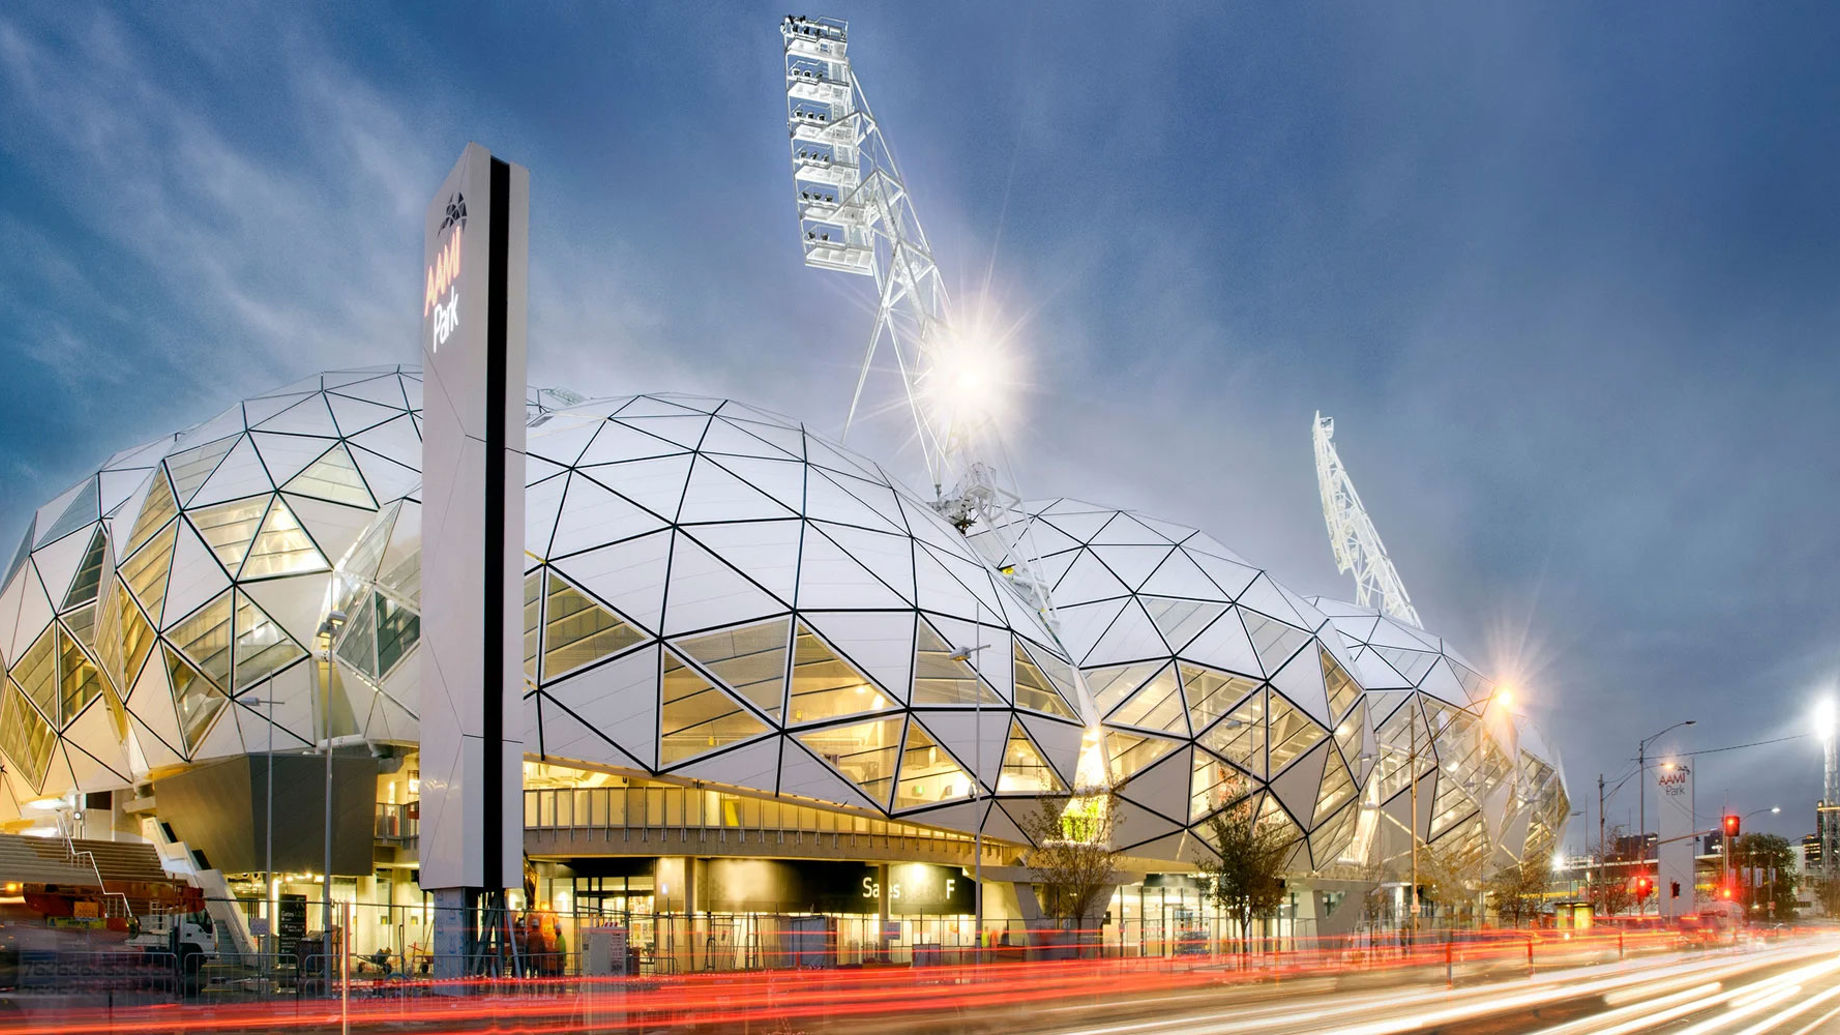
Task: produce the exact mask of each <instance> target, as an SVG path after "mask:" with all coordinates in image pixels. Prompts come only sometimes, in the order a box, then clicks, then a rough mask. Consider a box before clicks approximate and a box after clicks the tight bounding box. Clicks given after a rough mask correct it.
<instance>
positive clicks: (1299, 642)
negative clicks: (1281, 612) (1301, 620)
mask: <svg viewBox="0 0 1840 1035" xmlns="http://www.w3.org/2000/svg"><path fill="white" fill-rule="evenodd" d="M1239 616H1240V617H1241V618H1242V619H1244V620H1245V622H1246V635H1247V636H1249V637H1251V638H1252V649H1253V650H1254V651H1256V652H1257V653H1258V656H1259V664H1261V665H1264V666H1265V674H1266V675H1268V676H1269V675H1271V674H1272V673H1274V672H1276V671H1278V669H1279V668H1281V667H1283V665H1284V663H1285V662H1286V661H1288V660H1290V656H1291V655H1293V654H1295V653H1297V648H1299V647H1301V646H1303V644H1304V641H1306V640H1308V639H1309V638H1310V634H1309V633H1307V632H1304V631H1303V630H1302V629H1295V628H1292V627H1291V626H1288V625H1285V624H1284V623H1283V622H1279V621H1275V620H1273V619H1270V618H1267V617H1265V616H1264V615H1262V614H1259V613H1258V612H1256V611H1247V610H1244V609H1241V610H1240V613H1239Z"/></svg>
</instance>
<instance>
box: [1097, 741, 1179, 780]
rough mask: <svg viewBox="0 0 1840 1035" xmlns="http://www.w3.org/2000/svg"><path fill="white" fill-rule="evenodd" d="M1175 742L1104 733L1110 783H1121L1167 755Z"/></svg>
mask: <svg viewBox="0 0 1840 1035" xmlns="http://www.w3.org/2000/svg"><path fill="white" fill-rule="evenodd" d="M1175 746H1176V745H1175V742H1174V741H1171V740H1164V739H1163V738H1161V737H1147V736H1144V735H1142V734H1138V733H1124V732H1121V731H1118V730H1106V731H1105V755H1106V758H1108V759H1110V760H1111V768H1112V782H1113V783H1114V784H1118V783H1123V782H1124V781H1126V780H1129V779H1130V778H1131V777H1132V776H1135V775H1136V774H1138V773H1140V772H1142V771H1144V770H1145V769H1148V768H1149V767H1150V764H1151V763H1153V762H1155V761H1156V760H1157V759H1159V758H1162V757H1163V756H1164V755H1166V754H1168V753H1169V751H1170V749H1171V748H1173V747H1175Z"/></svg>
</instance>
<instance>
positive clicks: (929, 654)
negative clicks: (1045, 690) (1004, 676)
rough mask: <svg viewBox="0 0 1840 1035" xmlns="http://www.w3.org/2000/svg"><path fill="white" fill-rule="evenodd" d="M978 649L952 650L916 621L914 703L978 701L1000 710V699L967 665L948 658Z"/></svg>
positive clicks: (971, 645) (969, 703)
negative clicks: (961, 652) (956, 652)
mask: <svg viewBox="0 0 1840 1035" xmlns="http://www.w3.org/2000/svg"><path fill="white" fill-rule="evenodd" d="M979 635H980V636H981V635H982V627H981V626H980V627H979ZM978 646H981V645H980V644H965V645H964V647H963V648H954V647H952V646H951V645H950V644H948V643H946V641H945V639H944V638H943V637H941V636H940V635H939V634H938V633H937V632H935V631H934V630H933V627H932V626H931V625H928V624H927V623H926V622H925V621H922V622H920V624H919V628H918V635H917V636H916V637H915V638H914V704H915V705H916V706H918V705H928V704H943V705H976V704H979V703H980V700H981V703H982V704H984V705H985V706H987V707H992V708H1000V707H1002V706H1003V704H1004V702H1003V700H1002V699H1001V698H999V697H998V696H997V694H996V692H995V691H994V690H992V689H991V688H990V686H989V684H987V683H985V682H984V680H983V679H982V678H981V677H979V676H978V674H977V672H976V671H975V670H973V669H972V667H971V666H970V665H969V664H967V663H966V662H965V661H963V660H961V659H959V658H955V657H953V656H952V655H953V654H954V653H955V651H956V650H960V649H964V648H976V647H978Z"/></svg>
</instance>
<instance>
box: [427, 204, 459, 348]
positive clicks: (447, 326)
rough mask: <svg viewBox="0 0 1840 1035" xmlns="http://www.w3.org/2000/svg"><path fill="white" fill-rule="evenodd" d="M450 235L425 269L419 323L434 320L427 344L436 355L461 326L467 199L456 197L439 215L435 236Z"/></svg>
mask: <svg viewBox="0 0 1840 1035" xmlns="http://www.w3.org/2000/svg"><path fill="white" fill-rule="evenodd" d="M449 229H452V230H453V233H452V234H451V235H449V236H448V238H447V243H446V244H444V245H442V246H441V250H440V251H438V252H436V253H435V257H434V263H433V265H431V266H429V267H428V277H427V282H426V289H425V290H424V291H423V293H422V319H424V320H426V319H428V318H429V317H430V316H433V317H434V333H433V337H432V339H431V340H430V343H429V344H430V351H432V352H439V351H441V346H442V345H445V344H446V343H447V339H448V338H450V337H452V336H453V333H454V329H455V328H457V327H459V326H460V286H459V280H460V248H461V241H462V239H463V238H464V237H465V230H466V195H464V194H455V195H454V196H453V197H451V198H449V199H448V200H447V210H446V212H445V213H444V214H443V215H442V218H441V227H440V229H439V230H437V231H436V233H437V234H441V233H446V232H447V231H448V230H449Z"/></svg>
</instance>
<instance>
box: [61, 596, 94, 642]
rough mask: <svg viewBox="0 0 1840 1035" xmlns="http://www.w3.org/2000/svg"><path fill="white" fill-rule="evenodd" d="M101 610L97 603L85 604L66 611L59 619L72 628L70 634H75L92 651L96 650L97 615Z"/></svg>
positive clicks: (65, 625)
mask: <svg viewBox="0 0 1840 1035" xmlns="http://www.w3.org/2000/svg"><path fill="white" fill-rule="evenodd" d="M100 610H101V608H99V607H97V606H96V605H95V604H84V605H83V606H82V607H79V608H77V609H76V610H74V611H66V612H64V614H63V615H62V616H61V617H60V619H59V620H60V621H62V622H63V623H64V627H65V628H67V629H69V630H70V635H72V636H75V637H76V638H77V642H78V643H81V644H82V645H83V646H85V647H87V648H89V650H90V652H91V653H95V651H96V616H97V613H98V612H99V611H100Z"/></svg>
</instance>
